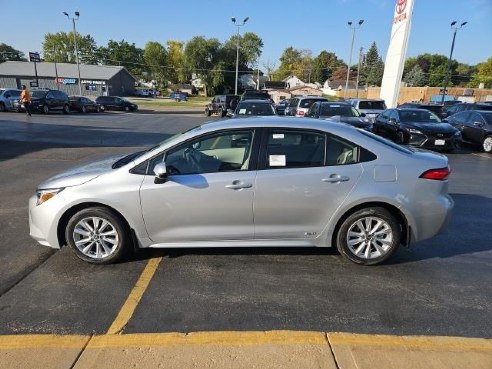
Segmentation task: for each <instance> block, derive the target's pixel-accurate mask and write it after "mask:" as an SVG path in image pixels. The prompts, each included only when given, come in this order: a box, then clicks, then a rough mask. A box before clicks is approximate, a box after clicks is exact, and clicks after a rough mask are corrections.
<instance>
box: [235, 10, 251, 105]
mask: <svg viewBox="0 0 492 369" xmlns="http://www.w3.org/2000/svg"><path fill="white" fill-rule="evenodd" d="M248 19H249V17H246V18H244V20H243V23H241V24H239V23H236V18H235V17H232V18H231V20H232V23H234V25H235V26H236V27H237V36H236V83H235V88H234V95H237V81H238V77H239V27H242V26H244V25H245V24H246V22H247V21H248Z"/></svg>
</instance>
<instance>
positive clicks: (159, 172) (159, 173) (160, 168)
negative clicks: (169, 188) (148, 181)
mask: <svg viewBox="0 0 492 369" xmlns="http://www.w3.org/2000/svg"><path fill="white" fill-rule="evenodd" d="M154 174H155V179H154V183H164V182H166V180H167V167H166V163H159V164H156V166H155V167H154Z"/></svg>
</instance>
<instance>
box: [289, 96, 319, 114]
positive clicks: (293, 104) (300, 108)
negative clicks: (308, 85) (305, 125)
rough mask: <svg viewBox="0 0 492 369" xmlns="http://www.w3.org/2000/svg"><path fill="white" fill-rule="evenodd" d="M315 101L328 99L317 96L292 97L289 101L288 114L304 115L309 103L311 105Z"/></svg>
mask: <svg viewBox="0 0 492 369" xmlns="http://www.w3.org/2000/svg"><path fill="white" fill-rule="evenodd" d="M316 101H328V99H326V98H324V97H318V96H297V97H293V98H291V99H290V101H289V105H288V109H289V110H288V114H289V115H290V116H293V117H304V115H305V114H306V113H307V112H308V110H309V108H310V107H311V105H313V104H314V103H315V102H316Z"/></svg>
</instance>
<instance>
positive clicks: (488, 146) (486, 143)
mask: <svg viewBox="0 0 492 369" xmlns="http://www.w3.org/2000/svg"><path fill="white" fill-rule="evenodd" d="M482 149H483V151H484V152H486V153H489V154H490V153H491V152H492V136H486V137H485V138H484V139H483V142H482Z"/></svg>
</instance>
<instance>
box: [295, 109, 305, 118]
mask: <svg viewBox="0 0 492 369" xmlns="http://www.w3.org/2000/svg"><path fill="white" fill-rule="evenodd" d="M296 115H299V116H300V117H303V116H304V111H303V110H298V111H297V112H296Z"/></svg>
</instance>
